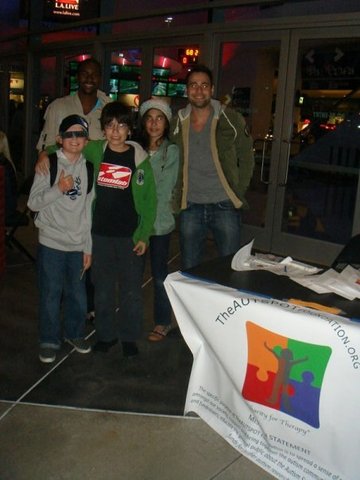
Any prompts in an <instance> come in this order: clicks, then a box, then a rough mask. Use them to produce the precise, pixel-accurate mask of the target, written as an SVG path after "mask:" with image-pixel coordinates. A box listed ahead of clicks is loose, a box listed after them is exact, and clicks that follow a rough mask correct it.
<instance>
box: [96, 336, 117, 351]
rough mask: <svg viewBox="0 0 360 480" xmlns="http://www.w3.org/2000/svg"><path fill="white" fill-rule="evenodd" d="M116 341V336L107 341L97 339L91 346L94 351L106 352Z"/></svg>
mask: <svg viewBox="0 0 360 480" xmlns="http://www.w3.org/2000/svg"><path fill="white" fill-rule="evenodd" d="M117 343H118V340H117V338H115V339H114V340H110V341H109V342H104V341H103V340H98V341H97V342H96V343H95V344H94V345H93V347H92V349H93V351H94V352H103V353H107V352H108V351H109V350H110V348H111V347H113V346H114V345H116V344H117Z"/></svg>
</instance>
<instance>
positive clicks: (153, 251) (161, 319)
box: [150, 233, 171, 325]
mask: <svg viewBox="0 0 360 480" xmlns="http://www.w3.org/2000/svg"><path fill="white" fill-rule="evenodd" d="M170 237H171V233H168V234H167V235H154V236H152V237H150V263H151V274H152V277H153V279H154V322H155V325H170V323H171V305H170V302H169V299H168V296H167V294H166V291H165V288H164V280H165V278H166V277H167V274H168V266H167V262H168V258H169V248H170Z"/></svg>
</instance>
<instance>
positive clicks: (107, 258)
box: [91, 235, 145, 342]
mask: <svg viewBox="0 0 360 480" xmlns="http://www.w3.org/2000/svg"><path fill="white" fill-rule="evenodd" d="M133 248H134V242H133V240H132V238H131V237H105V236H102V235H93V263H92V267H91V276H92V281H93V283H94V288H95V297H94V298H95V312H96V315H95V329H96V335H97V338H98V340H99V341H102V342H110V341H112V340H116V339H118V338H119V337H120V339H121V340H122V341H125V342H133V341H136V340H138V339H139V338H140V337H141V335H142V326H143V317H144V306H143V291H142V281H143V275H144V260H145V259H144V257H145V255H141V256H137V255H136V254H135V253H134V252H133Z"/></svg>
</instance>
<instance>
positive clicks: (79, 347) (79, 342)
mask: <svg viewBox="0 0 360 480" xmlns="http://www.w3.org/2000/svg"><path fill="white" fill-rule="evenodd" d="M65 342H67V343H68V344H69V345H71V346H72V347H74V348H75V350H76V351H77V352H79V353H89V352H91V346H90V345H89V343H88V341H87V340H85V338H75V339H72V340H71V339H70V338H65Z"/></svg>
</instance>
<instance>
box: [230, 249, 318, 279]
mask: <svg viewBox="0 0 360 480" xmlns="http://www.w3.org/2000/svg"><path fill="white" fill-rule="evenodd" d="M253 243H254V240H252V241H251V242H250V243H248V244H247V245H245V246H244V247H242V248H240V250H239V251H238V252H237V253H236V254H235V255H234V257H233V259H232V262H231V268H232V269H233V270H238V271H245V270H268V271H270V272H273V273H276V274H277V275H286V276H288V277H297V276H301V277H303V276H304V275H312V274H314V273H318V272H320V271H321V269H320V268H317V267H313V266H311V265H307V264H306V263H301V262H297V261H295V260H293V259H292V258H291V257H286V258H283V257H276V256H275V255H271V254H260V253H257V254H255V255H251V249H252V246H253Z"/></svg>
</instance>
